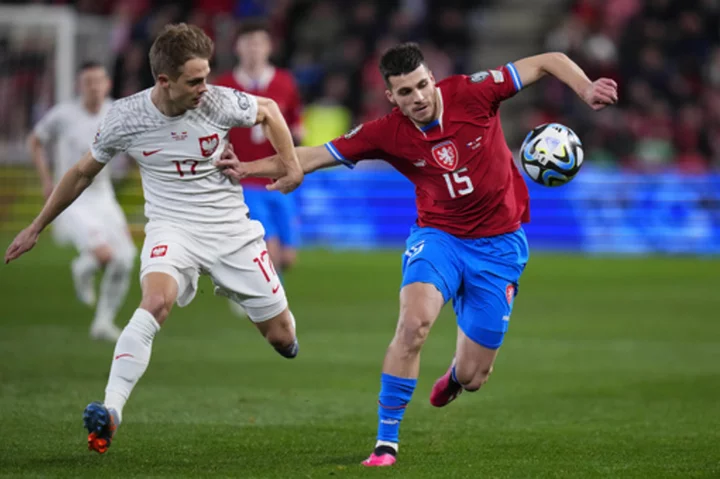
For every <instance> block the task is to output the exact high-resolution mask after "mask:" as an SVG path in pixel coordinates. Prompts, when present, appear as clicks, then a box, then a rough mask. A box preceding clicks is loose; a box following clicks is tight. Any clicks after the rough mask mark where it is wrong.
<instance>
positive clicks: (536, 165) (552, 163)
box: [520, 123, 584, 186]
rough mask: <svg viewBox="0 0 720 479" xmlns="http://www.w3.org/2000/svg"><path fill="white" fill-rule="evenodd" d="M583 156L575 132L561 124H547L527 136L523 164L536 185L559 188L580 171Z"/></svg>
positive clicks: (522, 150) (521, 159)
mask: <svg viewBox="0 0 720 479" xmlns="http://www.w3.org/2000/svg"><path fill="white" fill-rule="evenodd" d="M583 155H584V153H583V147H582V142H581V141H580V138H578V136H577V135H576V134H575V132H574V131H572V130H571V129H570V128H568V127H567V126H565V125H561V124H559V123H546V124H544V125H540V126H538V127H536V128H534V129H533V130H532V131H531V132H530V133H528V135H527V136H526V137H525V140H524V141H523V144H522V147H521V148H520V163H521V164H522V167H523V169H524V170H525V173H527V175H528V176H529V177H530V179H531V180H533V181H535V182H536V183H540V184H541V185H543V186H560V185H564V184H565V183H567V182H569V181H570V180H572V179H573V178H574V177H575V175H576V174H577V172H578V171H580V167H581V166H582V163H583Z"/></svg>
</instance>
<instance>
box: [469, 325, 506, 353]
mask: <svg viewBox="0 0 720 479" xmlns="http://www.w3.org/2000/svg"><path fill="white" fill-rule="evenodd" d="M458 326H459V327H460V329H462V332H463V333H465V336H467V337H468V338H470V339H471V340H472V341H473V342H475V343H477V344H479V345H480V346H483V347H486V348H488V349H499V348H500V346H502V343H503V339H505V331H490V330H489V329H480V328H475V329H473V330H472V331H470V330H468V329H469V328H465V327H463V325H462V324H459V323H458Z"/></svg>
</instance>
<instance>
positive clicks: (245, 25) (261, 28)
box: [237, 17, 270, 37]
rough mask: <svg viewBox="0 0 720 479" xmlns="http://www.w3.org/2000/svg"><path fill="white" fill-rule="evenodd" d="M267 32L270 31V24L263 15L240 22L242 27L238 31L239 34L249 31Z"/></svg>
mask: <svg viewBox="0 0 720 479" xmlns="http://www.w3.org/2000/svg"><path fill="white" fill-rule="evenodd" d="M255 32H265V33H268V34H269V33H270V24H269V23H268V21H267V20H266V19H264V18H262V17H257V18H248V19H247V20H245V21H243V22H240V27H239V28H238V31H237V36H238V37H240V36H242V35H247V34H248V33H255Z"/></svg>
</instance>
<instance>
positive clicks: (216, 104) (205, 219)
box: [91, 85, 258, 232]
mask: <svg viewBox="0 0 720 479" xmlns="http://www.w3.org/2000/svg"><path fill="white" fill-rule="evenodd" d="M151 91H152V89H151V88H149V89H147V90H143V91H141V92H139V93H136V94H135V95H132V96H130V97H127V98H123V99H121V100H117V101H116V102H115V103H114V104H113V106H112V108H111V109H110V111H109V112H108V114H107V116H106V117H105V119H104V120H103V122H102V125H101V126H100V129H99V130H98V132H97V135H96V137H95V142H94V143H93V145H92V150H91V151H92V155H93V157H94V158H95V159H96V160H97V161H100V162H102V163H106V162H108V161H109V160H110V159H111V158H112V157H113V156H115V155H116V154H118V153H120V152H127V153H128V154H129V155H130V156H131V157H132V158H134V159H135V161H137V163H138V165H139V166H140V174H141V178H142V185H143V193H144V196H145V216H146V217H147V219H148V220H149V221H151V222H152V221H162V222H171V223H175V224H178V225H181V226H186V227H190V228H192V229H193V230H194V231H203V232H204V231H208V232H224V231H238V230H239V229H244V228H246V227H249V225H248V224H249V223H250V222H249V220H248V219H247V213H248V209H247V206H245V201H244V199H243V195H242V187H241V186H240V185H235V184H233V183H232V182H231V181H230V180H229V179H228V178H227V177H225V176H224V175H223V174H222V173H221V172H220V170H218V168H216V167H215V164H214V163H215V161H216V160H217V159H219V157H220V155H221V153H222V151H223V149H224V147H225V144H226V142H227V134H228V131H229V130H230V129H231V128H233V127H236V126H241V127H252V126H253V125H254V124H255V121H256V118H257V108H258V107H257V98H255V97H254V96H252V95H248V94H246V93H242V92H240V91H237V90H233V89H231V88H225V87H219V86H214V85H210V86H209V87H208V91H207V92H206V93H205V94H204V95H203V98H202V101H201V104H200V105H199V106H198V107H197V108H196V109H194V110H188V111H186V112H185V113H184V114H182V115H179V116H177V117H167V116H165V115H163V114H162V113H161V112H160V111H159V110H158V109H157V107H156V106H155V105H154V104H153V102H152V100H151V98H150V94H151Z"/></svg>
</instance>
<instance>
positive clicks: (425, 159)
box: [325, 63, 530, 238]
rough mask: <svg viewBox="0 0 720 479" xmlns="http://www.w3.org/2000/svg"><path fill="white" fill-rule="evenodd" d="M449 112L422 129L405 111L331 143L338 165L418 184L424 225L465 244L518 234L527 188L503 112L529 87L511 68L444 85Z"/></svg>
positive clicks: (526, 205)
mask: <svg viewBox="0 0 720 479" xmlns="http://www.w3.org/2000/svg"><path fill="white" fill-rule="evenodd" d="M437 88H438V89H439V93H440V95H439V97H440V98H441V105H440V106H441V108H442V110H441V111H442V113H441V116H440V118H439V119H438V120H436V121H434V122H432V123H430V124H429V125H427V126H426V127H424V128H422V129H420V128H418V127H417V126H416V125H415V124H414V123H413V122H412V121H411V120H410V119H409V118H407V117H406V116H405V115H403V114H402V112H401V111H400V110H399V109H397V108H396V109H395V110H393V111H392V112H391V113H389V114H388V115H385V116H384V117H381V118H379V119H377V120H373V121H370V122H367V123H363V124H361V125H359V126H358V127H356V128H355V129H354V130H352V131H350V132H349V133H348V134H346V135H345V136H342V137H339V138H336V139H334V140H332V141H331V142H329V143H326V145H325V146H326V147H327V149H328V150H329V151H330V153H331V154H332V155H333V156H334V157H335V159H336V160H338V161H340V162H342V163H344V164H346V165H347V166H349V167H351V168H352V167H354V165H355V163H356V162H358V161H360V160H364V159H380V160H384V161H386V162H388V163H390V164H391V165H392V166H393V167H394V168H395V169H396V170H398V171H399V172H400V173H402V174H403V175H404V176H406V177H407V178H408V179H409V180H410V181H411V182H412V183H413V184H414V185H415V194H416V204H417V210H418V225H419V226H430V227H433V228H437V229H439V230H442V231H445V232H447V233H450V234H452V235H455V236H457V237H459V238H482V237H487V236H495V235H499V234H503V233H509V232H512V231H515V230H517V229H518V228H519V227H520V224H521V223H525V222H528V221H529V220H530V211H529V195H528V190H527V185H526V184H525V181H524V180H523V178H522V176H521V175H520V172H519V171H518V169H517V167H516V166H515V162H514V161H513V156H512V153H511V152H510V149H509V148H508V146H507V143H506V142H505V137H504V135H503V131H502V127H501V126H500V114H499V113H498V107H499V106H500V102H501V101H503V100H505V99H507V98H510V97H512V96H513V95H514V94H515V93H516V92H517V91H519V90H520V89H521V88H522V83H521V81H520V76H519V75H518V72H517V70H516V69H515V66H514V65H513V64H512V63H508V64H507V65H505V66H503V67H500V68H498V69H496V70H488V71H483V72H478V73H475V74H474V75H471V76H467V75H455V76H451V77H449V78H447V79H445V80H443V81H441V82H439V83H438V84H437Z"/></svg>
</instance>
